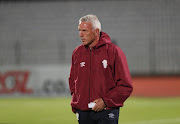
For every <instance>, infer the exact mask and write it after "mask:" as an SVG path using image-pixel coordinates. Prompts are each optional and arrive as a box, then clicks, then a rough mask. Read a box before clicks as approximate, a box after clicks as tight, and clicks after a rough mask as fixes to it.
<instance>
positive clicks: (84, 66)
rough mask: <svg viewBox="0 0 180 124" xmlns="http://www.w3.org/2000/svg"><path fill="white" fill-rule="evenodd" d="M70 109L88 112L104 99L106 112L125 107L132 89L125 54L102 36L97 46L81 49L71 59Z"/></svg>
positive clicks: (105, 36)
mask: <svg viewBox="0 0 180 124" xmlns="http://www.w3.org/2000/svg"><path fill="white" fill-rule="evenodd" d="M69 86H70V91H71V94H72V101H71V106H72V110H73V112H75V111H74V109H79V110H82V111H85V110H89V108H88V103H90V102H92V101H94V100H96V99H98V98H102V99H103V100H104V102H105V104H106V106H107V107H106V109H111V108H116V107H122V106H123V103H124V101H125V100H126V99H127V98H128V97H129V96H130V94H131V93H132V90H133V87H132V83H131V76H130V73H129V69H128V65H127V60H126V57H125V55H124V53H123V51H122V50H121V49H120V48H119V47H117V46H116V45H114V44H113V43H111V40H110V37H109V36H108V35H107V34H106V33H104V32H101V35H100V39H99V41H98V44H96V46H95V47H93V48H91V49H90V48H89V47H86V46H84V45H80V46H78V47H77V48H76V49H75V50H74V51H73V55H72V65H71V72H70V77H69Z"/></svg>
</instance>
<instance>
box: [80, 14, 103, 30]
mask: <svg viewBox="0 0 180 124" xmlns="http://www.w3.org/2000/svg"><path fill="white" fill-rule="evenodd" d="M81 22H90V23H91V24H92V26H93V28H94V29H97V28H98V29H99V32H100V31H101V23H100V21H99V20H98V18H97V16H96V15H92V14H89V15H86V16H83V17H81V18H80V19H79V24H80V23H81Z"/></svg>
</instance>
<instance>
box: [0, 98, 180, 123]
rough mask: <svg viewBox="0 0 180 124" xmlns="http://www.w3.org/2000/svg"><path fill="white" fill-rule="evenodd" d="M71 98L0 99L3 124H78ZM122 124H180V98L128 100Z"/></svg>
mask: <svg viewBox="0 0 180 124" xmlns="http://www.w3.org/2000/svg"><path fill="white" fill-rule="evenodd" d="M70 101H71V98H70V97H67V98H62V97H60V98H0V124H78V123H77V119H76V115H75V114H73V113H72V111H71V107H70ZM119 123H120V124H179V123H180V98H134V97H131V98H129V99H128V100H127V101H126V102H125V104H124V107H123V108H121V110H120V118H119Z"/></svg>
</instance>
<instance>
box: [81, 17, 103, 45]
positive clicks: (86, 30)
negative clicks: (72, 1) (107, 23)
mask: <svg viewBox="0 0 180 124" xmlns="http://www.w3.org/2000/svg"><path fill="white" fill-rule="evenodd" d="M78 29H79V36H80V37H81V40H82V43H83V45H85V46H89V47H93V46H95V45H96V44H97V43H98V40H99V36H100V31H101V23H100V22H99V20H98V18H97V17H96V16H95V15H86V16H83V17H81V18H80V20H79V26H78Z"/></svg>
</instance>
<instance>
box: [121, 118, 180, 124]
mask: <svg viewBox="0 0 180 124" xmlns="http://www.w3.org/2000/svg"><path fill="white" fill-rule="evenodd" d="M177 122H180V118H171V119H160V120H146V121H136V122H124V123H121V124H172V123H177Z"/></svg>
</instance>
